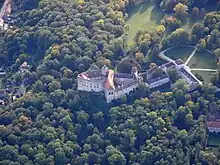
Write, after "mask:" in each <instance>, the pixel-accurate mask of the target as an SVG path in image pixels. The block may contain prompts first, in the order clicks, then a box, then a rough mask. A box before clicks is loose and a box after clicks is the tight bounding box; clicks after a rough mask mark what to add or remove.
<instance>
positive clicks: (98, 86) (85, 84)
mask: <svg viewBox="0 0 220 165" xmlns="http://www.w3.org/2000/svg"><path fill="white" fill-rule="evenodd" d="M81 85H82V86H84V87H90V88H101V86H100V85H99V84H97V85H92V84H87V83H83V84H81Z"/></svg>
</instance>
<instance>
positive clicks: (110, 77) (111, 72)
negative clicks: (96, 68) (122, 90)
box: [105, 69, 115, 89]
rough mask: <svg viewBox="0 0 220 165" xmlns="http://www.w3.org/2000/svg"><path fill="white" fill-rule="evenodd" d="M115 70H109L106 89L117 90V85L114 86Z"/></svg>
mask: <svg viewBox="0 0 220 165" xmlns="http://www.w3.org/2000/svg"><path fill="white" fill-rule="evenodd" d="M113 80H114V70H111V69H109V70H108V78H107V80H106V82H105V88H106V89H110V88H112V89H115V85H114V81H113Z"/></svg>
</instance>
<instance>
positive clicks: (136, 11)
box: [126, 4, 164, 46]
mask: <svg viewBox="0 0 220 165" xmlns="http://www.w3.org/2000/svg"><path fill="white" fill-rule="evenodd" d="M128 14H129V18H128V20H127V22H126V24H127V25H129V26H130V30H129V32H128V35H127V43H128V46H131V45H133V44H134V40H133V39H134V37H135V35H136V32H137V31H138V29H143V30H151V29H152V28H154V27H157V26H158V25H160V21H161V19H162V18H163V16H164V14H163V12H162V11H161V10H160V9H158V8H156V7H154V5H153V4H142V5H140V6H136V7H134V8H132V9H129V10H128Z"/></svg>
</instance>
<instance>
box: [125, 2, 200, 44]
mask: <svg viewBox="0 0 220 165" xmlns="http://www.w3.org/2000/svg"><path fill="white" fill-rule="evenodd" d="M127 12H128V20H127V22H126V24H127V25H129V26H130V30H129V32H128V35H127V37H126V39H127V44H128V46H132V45H133V44H134V40H133V39H134V37H135V35H136V33H137V31H138V30H139V29H142V30H152V29H153V28H155V27H157V26H158V25H160V24H161V20H162V19H163V17H164V16H165V14H164V12H163V11H162V10H161V9H159V8H157V7H155V6H154V5H153V4H149V3H145V4H141V5H139V6H135V7H133V8H130V9H128V11H127ZM166 15H167V14H166ZM196 22H199V23H203V22H202V20H190V19H188V20H187V21H186V23H185V24H184V25H182V26H181V27H182V28H184V29H185V30H186V31H187V32H188V33H191V31H192V27H193V24H194V23H196Z"/></svg>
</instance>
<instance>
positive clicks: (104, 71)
mask: <svg viewBox="0 0 220 165" xmlns="http://www.w3.org/2000/svg"><path fill="white" fill-rule="evenodd" d="M101 72H102V74H103V75H106V73H107V72H108V67H107V66H106V65H104V66H103V67H102V69H101Z"/></svg>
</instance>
